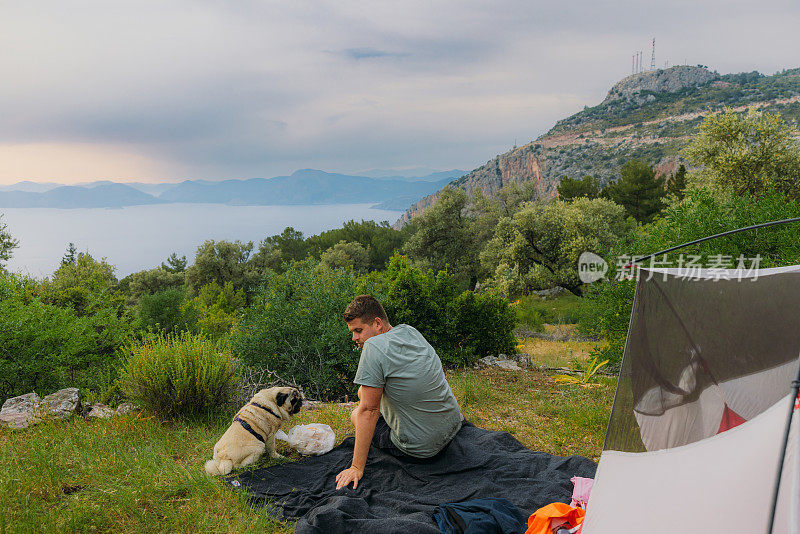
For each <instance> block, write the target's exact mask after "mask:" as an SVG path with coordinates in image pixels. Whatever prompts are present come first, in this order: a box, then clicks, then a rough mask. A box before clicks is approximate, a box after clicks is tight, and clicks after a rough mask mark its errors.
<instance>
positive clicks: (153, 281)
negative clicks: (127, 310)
mask: <svg viewBox="0 0 800 534" xmlns="http://www.w3.org/2000/svg"><path fill="white" fill-rule="evenodd" d="M185 280H186V276H185V275H184V273H181V272H177V273H173V272H171V271H169V270H166V269H163V268H161V267H156V268H155V269H150V270H147V271H139V272H138V273H133V274H132V275H131V276H130V283H129V285H128V291H129V293H130V298H131V301H132V303H136V302H138V301H139V300H140V299H141V298H142V296H144V295H154V294H156V293H160V292H162V291H166V290H168V289H179V288H180V287H181V286H183V284H184V282H185Z"/></svg>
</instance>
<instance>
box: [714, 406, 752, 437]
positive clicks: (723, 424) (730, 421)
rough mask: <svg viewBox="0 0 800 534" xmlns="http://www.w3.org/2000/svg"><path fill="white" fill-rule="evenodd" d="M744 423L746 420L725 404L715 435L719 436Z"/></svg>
mask: <svg viewBox="0 0 800 534" xmlns="http://www.w3.org/2000/svg"><path fill="white" fill-rule="evenodd" d="M745 421H746V419H744V418H743V417H742V416H741V415H739V414H738V413H736V412H734V411H733V410H731V409H730V408H728V403H725V410H723V412H722V421H720V422H719V430H717V434H721V433H723V432H725V431H726V430H730V429H731V428H733V427H736V426H739V425H741V424H742V423H744V422H745Z"/></svg>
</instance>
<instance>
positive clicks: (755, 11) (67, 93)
mask: <svg viewBox="0 0 800 534" xmlns="http://www.w3.org/2000/svg"><path fill="white" fill-rule="evenodd" d="M798 27H800V3H798V2H796V1H788V0H787V1H774V0H764V1H762V2H760V3H755V2H752V0H747V1H742V0H713V1H702V0H701V1H697V0H694V1H683V0H679V1H671V2H651V1H637V2H630V1H625V2H623V1H616V0H610V1H606V2H596V1H583V0H581V1H578V0H575V1H572V2H553V1H552V0H548V1H541V0H527V1H524V0H521V1H505V0H493V1H491V2H487V1H485V0H484V1H470V0H462V1H459V2H453V1H451V2H439V1H435V0H428V1H418V0H404V1H402V2H397V1H392V2H384V1H379V0H372V1H369V2H353V1H349V0H338V1H336V2H333V1H329V2H307V1H303V0H292V1H290V2H286V1H281V2H272V1H254V0H240V1H237V2H220V1H213V2H212V1H206V0H191V1H185V0H170V1H169V2H164V1H150V0H137V1H135V2H133V1H127V0H115V1H113V2H109V1H107V0H102V1H94V2H93V1H82V0H75V1H71V2H63V1H60V0H59V1H37V0H29V1H25V2H16V1H11V0H0V50H2V51H3V52H2V53H0V73H2V83H0V184H12V183H15V182H18V181H21V180H33V181H48V182H59V183H79V182H85V181H91V180H100V179H109V180H115V181H120V182H125V181H141V182H178V181H182V180H186V179H210V180H215V179H231V178H239V179H246V178H253V177H270V176H277V175H283V174H289V173H291V172H293V171H294V170H297V169H301V168H316V169H322V170H326V171H330V172H343V173H354V172H359V171H364V170H367V169H376V168H377V169H401V170H402V169H405V168H414V167H426V168H431V169H440V170H446V169H454V168H459V169H464V170H470V169H473V168H475V167H478V166H480V165H482V164H483V163H485V162H486V161H487V160H489V159H491V158H493V157H494V156H495V155H497V154H499V153H502V152H505V151H507V150H509V149H510V148H511V147H512V146H513V145H514V144H515V142H516V143H517V144H518V145H522V144H524V143H527V142H529V141H531V140H533V139H535V138H536V137H538V136H540V135H541V134H543V133H545V132H547V130H549V129H550V128H551V127H552V126H553V125H554V124H555V122H556V121H557V120H559V119H562V118H565V117H567V116H569V115H571V114H573V113H576V112H578V111H580V110H581V109H582V108H583V107H584V106H593V105H596V104H598V103H599V102H600V101H601V100H602V99H603V98H604V97H605V94H606V93H607V92H608V90H609V89H610V88H611V86H612V85H613V84H614V83H615V82H616V81H618V80H619V79H620V78H623V77H624V76H627V75H629V74H630V73H631V57H632V55H633V54H634V53H636V52H638V51H640V50H641V51H643V52H644V53H643V56H644V58H645V65H647V66H649V64H650V55H651V44H652V39H653V38H655V39H656V50H655V53H656V65H657V66H658V67H663V66H664V65H665V62H667V61H668V62H669V65H677V64H683V63H688V64H691V65H695V64H703V65H708V66H709V67H710V68H711V69H713V70H717V71H719V72H720V73H723V74H724V73H729V72H742V71H752V70H758V71H760V72H762V73H765V74H772V73H774V72H776V71H779V70H781V69H784V68H793V67H799V66H800V56H798V54H797V51H798V50H800V32H798V31H797V28H798Z"/></svg>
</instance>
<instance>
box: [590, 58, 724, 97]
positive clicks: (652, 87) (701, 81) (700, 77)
mask: <svg viewBox="0 0 800 534" xmlns="http://www.w3.org/2000/svg"><path fill="white" fill-rule="evenodd" d="M717 79H719V74H717V73H716V72H710V71H709V70H708V69H705V68H702V67H691V66H689V65H680V66H677V67H672V68H669V69H659V70H650V71H646V72H640V73H638V74H632V75H630V76H628V77H626V78H623V79H621V80H620V81H618V82H617V83H615V84H614V87H612V88H611V90H610V91H609V92H608V95H607V96H606V98H605V100H603V104H607V103H609V102H612V101H614V100H622V99H625V100H631V99H636V98H643V99H644V100H643V101H650V102H652V101H653V100H655V99H656V97H655V94H656V93H674V92H676V91H680V90H681V89H685V88H687V87H698V86H701V85H705V84H707V83H708V82H711V81H714V80H717Z"/></svg>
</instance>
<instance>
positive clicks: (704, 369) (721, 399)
mask: <svg viewBox="0 0 800 534" xmlns="http://www.w3.org/2000/svg"><path fill="white" fill-rule="evenodd" d="M798 356H800V266H793V267H782V268H775V269H761V270H755V271H752V272H748V271H744V270H724V269H696V270H692V271H691V272H687V270H686V269H683V270H679V269H640V270H639V277H638V282H637V286H636V296H635V298H634V304H633V311H632V314H631V321H630V326H629V331H628V339H627V342H626V345H625V351H624V356H623V361H622V367H621V370H620V377H619V383H618V386H617V391H616V395H615V398H614V407H613V410H612V414H611V419H610V422H609V426H608V430H607V433H606V439H605V443H604V446H603V452H602V454H601V456H600V462H599V466H598V470H597V474H596V478H595V485H594V488H593V490H592V495H591V499H590V501H589V506H588V509H587V514H586V519H585V522H584V527H583V533H584V534H606V533H609V534H610V533H615V534H616V533H620V532H624V533H634V532H647V533H649V534H661V533H663V534H668V533H669V534H672V533H676V532H682V533H684V532H685V533H695V532H696V533H701V532H702V533H717V532H719V533H723V532H724V533H726V534H730V533H746V534H752V533H762V532H768V531H769V530H768V529H769V526H768V525H769V523H770V515H771V510H772V507H773V501H774V497H773V496H774V494H775V491H776V481H777V480H778V471H779V464H780V462H781V460H783V467H782V470H781V476H780V484H779V490H778V493H777V500H775V502H776V508H775V515H774V528H773V530H772V532H774V533H776V534H777V533H781V534H783V533H786V534H789V533H797V532H798V531H799V530H800V516H798V510H800V459H799V458H798V455H800V447H799V446H798V445H800V444H799V443H798V442H799V441H800V425H798V423H797V421H796V420H797V419H798V417H797V413H796V408H795V406H794V398H795V394H794V392H793V390H792V385H793V380H795V378H796V377H797V376H798ZM793 411H794V412H795V417H791V415H790V414H792V413H793ZM790 420H791V421H793V422H792V423H791V427H790V428H789V439H788V442H786V443H787V444H786V446H785V450H784V442H785V439H784V438H785V435H786V430H787V422H788V421H790Z"/></svg>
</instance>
